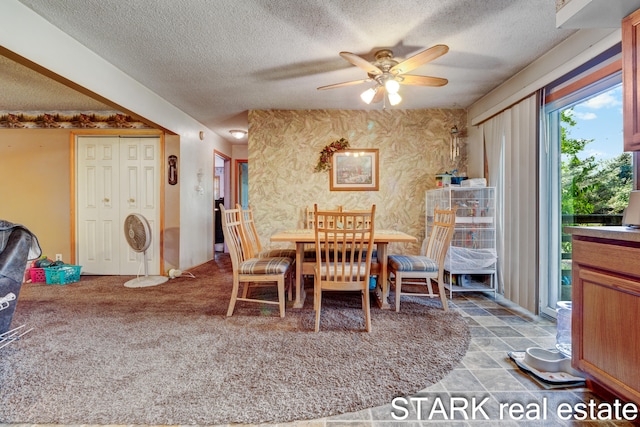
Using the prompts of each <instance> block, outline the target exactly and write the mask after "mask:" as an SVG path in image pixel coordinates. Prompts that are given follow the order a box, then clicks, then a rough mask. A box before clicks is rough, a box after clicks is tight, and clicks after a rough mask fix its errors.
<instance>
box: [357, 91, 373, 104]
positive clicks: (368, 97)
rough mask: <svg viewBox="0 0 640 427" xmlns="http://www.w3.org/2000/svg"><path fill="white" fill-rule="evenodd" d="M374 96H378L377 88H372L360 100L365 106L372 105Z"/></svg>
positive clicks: (363, 93)
mask: <svg viewBox="0 0 640 427" xmlns="http://www.w3.org/2000/svg"><path fill="white" fill-rule="evenodd" d="M374 96H376V88H373V87H370V88H369V89H367V90H365V91H364V92H362V93H361V94H360V98H361V99H362V100H363V101H364V103H365V104H371V101H373V97H374Z"/></svg>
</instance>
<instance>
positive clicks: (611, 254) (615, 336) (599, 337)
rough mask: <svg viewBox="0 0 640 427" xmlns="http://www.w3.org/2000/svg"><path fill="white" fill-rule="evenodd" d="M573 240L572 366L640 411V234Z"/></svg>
mask: <svg viewBox="0 0 640 427" xmlns="http://www.w3.org/2000/svg"><path fill="white" fill-rule="evenodd" d="M566 230H567V232H569V233H571V234H572V242H573V266H572V278H573V283H572V288H573V290H572V292H573V296H572V300H573V303H572V333H571V341H572V365H573V367H574V368H576V369H578V370H580V371H582V372H584V373H585V374H586V375H587V377H588V378H589V379H590V380H591V382H592V383H595V384H594V386H596V388H597V389H600V388H602V389H603V391H606V392H609V393H612V394H613V395H614V396H616V397H619V398H621V399H622V400H624V401H630V402H634V403H635V404H637V405H640V231H638V230H629V229H627V228H626V227H567V228H566Z"/></svg>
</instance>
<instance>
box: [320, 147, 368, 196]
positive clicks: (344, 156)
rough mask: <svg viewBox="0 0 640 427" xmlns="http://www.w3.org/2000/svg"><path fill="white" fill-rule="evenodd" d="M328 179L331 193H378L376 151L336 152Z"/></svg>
mask: <svg viewBox="0 0 640 427" xmlns="http://www.w3.org/2000/svg"><path fill="white" fill-rule="evenodd" d="M329 177H330V178H329V189H330V190H331V191H378V186H379V181H378V177H379V173H378V149H377V148H363V149H351V150H340V151H336V152H335V153H333V156H331V173H330V175H329Z"/></svg>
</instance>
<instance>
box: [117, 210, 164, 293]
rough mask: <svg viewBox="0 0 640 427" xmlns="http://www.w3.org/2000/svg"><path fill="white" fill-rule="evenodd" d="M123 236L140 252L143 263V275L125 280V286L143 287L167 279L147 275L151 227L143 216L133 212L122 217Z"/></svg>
mask: <svg viewBox="0 0 640 427" xmlns="http://www.w3.org/2000/svg"><path fill="white" fill-rule="evenodd" d="M124 236H125V238H126V239H127V243H128V244H129V246H130V247H131V249H132V250H133V251H135V252H142V262H143V263H144V277H136V278H135V279H131V280H129V281H127V282H125V284H124V286H125V287H127V288H143V287H146V286H156V285H160V284H162V283H164V282H166V281H167V280H169V278H167V277H164V276H149V267H148V266H147V249H148V248H149V245H150V244H151V227H149V222H148V221H147V219H146V218H145V217H144V216H142V215H140V214H135V213H134V214H131V215H128V216H127V217H126V218H125V219H124Z"/></svg>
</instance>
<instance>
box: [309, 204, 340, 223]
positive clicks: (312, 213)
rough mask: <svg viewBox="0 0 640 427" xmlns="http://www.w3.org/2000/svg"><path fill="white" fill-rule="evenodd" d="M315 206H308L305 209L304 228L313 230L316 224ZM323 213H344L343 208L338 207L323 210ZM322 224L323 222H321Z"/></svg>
mask: <svg viewBox="0 0 640 427" xmlns="http://www.w3.org/2000/svg"><path fill="white" fill-rule="evenodd" d="M314 209H315V205H314V207H313V208H312V207H309V206H307V207H306V208H305V209H304V218H305V222H304V228H313V227H314V224H315V210H314ZM321 210H322V211H323V212H342V206H341V205H338V206H337V207H336V208H335V209H321ZM320 222H322V220H320Z"/></svg>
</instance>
